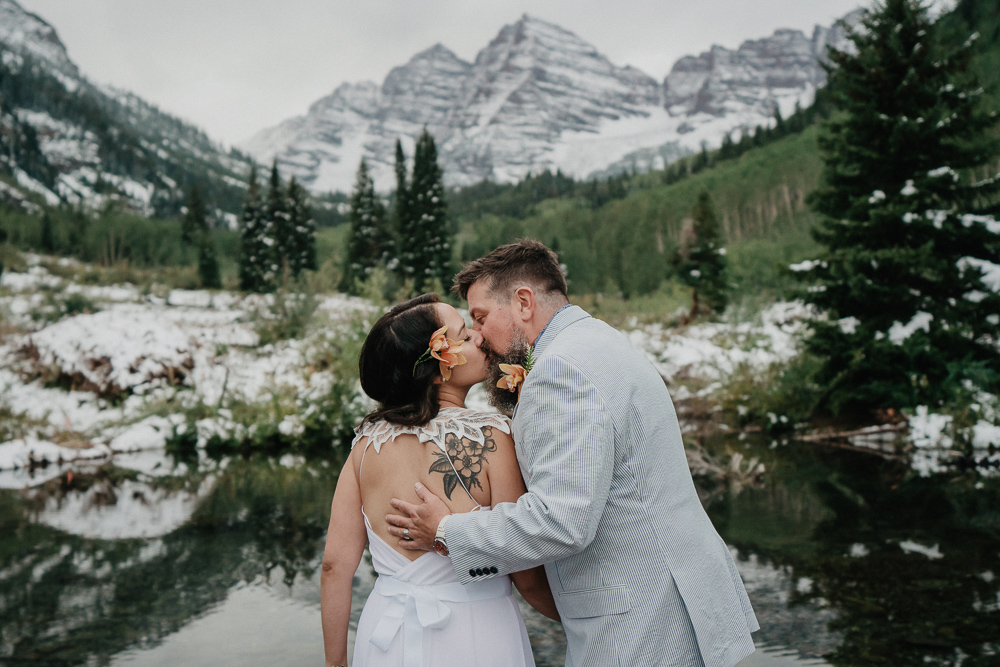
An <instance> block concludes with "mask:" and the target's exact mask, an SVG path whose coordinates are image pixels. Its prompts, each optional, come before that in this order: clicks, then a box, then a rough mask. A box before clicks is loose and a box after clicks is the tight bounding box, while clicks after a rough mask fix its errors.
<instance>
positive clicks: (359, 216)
mask: <svg viewBox="0 0 1000 667" xmlns="http://www.w3.org/2000/svg"><path fill="white" fill-rule="evenodd" d="M395 172H396V196H395V201H394V204H393V207H392V211H391V215H390V213H389V211H388V210H387V208H386V206H385V204H383V203H382V200H381V199H380V198H379V197H378V195H377V194H376V192H375V183H374V181H373V180H372V177H371V173H370V171H369V169H368V164H367V162H366V161H365V160H364V159H363V158H362V160H361V165H360V166H359V167H358V177H357V181H356V183H355V186H354V192H353V194H352V196H351V210H350V224H351V236H350V241H349V245H348V249H347V255H346V258H345V262H344V272H343V280H342V283H341V288H342V289H344V290H345V291H349V292H353V291H356V290H357V289H358V286H359V284H360V283H361V282H362V281H364V280H365V279H366V278H368V277H369V276H370V275H371V274H372V272H373V271H374V270H375V269H376V268H377V267H383V268H385V269H387V270H389V271H392V272H393V273H395V274H396V275H397V276H399V277H400V278H401V279H402V280H403V281H404V282H405V283H406V284H407V285H408V286H409V288H408V291H410V292H413V293H419V292H422V291H424V290H425V289H428V288H429V287H430V286H435V288H438V289H439V288H440V287H441V286H444V285H447V283H448V281H450V280H451V277H452V275H454V266H453V263H452V238H451V237H452V235H451V231H450V229H449V227H448V220H447V205H446V203H445V195H444V183H443V180H442V172H441V168H440V167H439V166H438V161H437V147H436V146H435V144H434V137H432V136H431V134H430V133H429V132H428V131H427V129H426V128H425V129H424V131H423V132H422V133H421V135H420V138H419V139H417V143H416V147H415V149H414V154H413V171H412V172H411V175H410V176H409V178H408V177H407V170H406V155H405V154H404V153H403V146H402V144H401V143H400V141H399V140H397V141H396V162H395Z"/></svg>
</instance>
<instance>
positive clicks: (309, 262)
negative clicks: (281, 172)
mask: <svg viewBox="0 0 1000 667" xmlns="http://www.w3.org/2000/svg"><path fill="white" fill-rule="evenodd" d="M308 200H309V196H308V194H307V193H306V191H305V188H303V187H302V186H301V185H299V182H298V181H297V180H295V177H294V176H292V178H291V180H290V181H289V182H288V194H287V201H286V208H285V210H286V211H287V212H288V228H289V232H290V234H291V236H290V241H289V243H288V244H287V247H288V255H287V261H286V263H287V266H288V270H289V273H290V274H291V276H292V278H297V277H298V276H299V274H301V273H302V271H304V270H307V269H308V270H310V271H315V270H316V221H315V220H313V217H312V211H310V210H309V202H308Z"/></svg>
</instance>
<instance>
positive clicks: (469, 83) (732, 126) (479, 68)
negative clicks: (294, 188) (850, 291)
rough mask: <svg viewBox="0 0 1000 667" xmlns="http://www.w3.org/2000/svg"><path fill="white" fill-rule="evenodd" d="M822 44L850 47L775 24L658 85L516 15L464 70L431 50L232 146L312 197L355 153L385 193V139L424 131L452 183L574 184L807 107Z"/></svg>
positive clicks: (409, 138) (650, 163) (388, 180)
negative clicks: (535, 177) (559, 177)
mask: <svg viewBox="0 0 1000 667" xmlns="http://www.w3.org/2000/svg"><path fill="white" fill-rule="evenodd" d="M856 15H857V12H855V13H853V14H851V15H848V17H846V20H847V21H848V22H852V21H854V20H856ZM828 45H834V46H837V47H839V48H844V47H845V46H846V45H847V42H846V40H845V35H844V30H843V29H842V28H841V27H839V26H833V27H829V28H827V27H820V26H817V27H816V28H815V30H814V31H813V34H812V36H811V37H810V36H806V35H805V34H804V33H803V32H802V31H799V30H790V29H779V30H777V31H776V32H775V33H774V34H773V35H772V36H770V37H766V38H763V39H757V40H748V41H746V42H744V43H743V44H742V45H740V47H739V48H737V49H726V48H724V47H721V46H714V47H712V48H711V49H710V50H709V51H706V52H705V53H702V54H700V55H698V56H686V57H684V58H681V59H680V60H678V62H677V63H676V64H675V65H674V67H673V69H672V70H671V72H670V73H669V74H668V75H667V77H666V78H665V80H664V81H663V82H662V83H660V82H657V81H656V80H655V79H653V78H652V77H650V76H648V75H647V74H645V73H643V72H642V71H640V70H638V69H636V68H634V67H631V66H625V67H619V66H617V65H614V64H613V63H611V62H610V61H609V60H608V59H607V58H606V57H605V56H603V55H602V54H601V53H600V52H599V51H598V50H597V49H596V48H595V47H594V46H592V45H590V44H588V43H587V42H585V41H584V40H582V39H581V38H579V37H578V36H577V35H575V34H573V33H572V32H570V31H568V30H565V29H564V28H561V27H559V26H557V25H555V24H552V23H548V22H546V21H543V20H540V19H537V18H534V17H531V16H528V15H524V16H522V17H521V18H520V19H519V20H517V21H516V22H514V23H512V24H510V25H507V26H504V27H503V28H502V29H501V30H500V32H499V33H498V34H497V36H496V37H495V38H494V39H493V40H492V41H491V42H490V43H489V44H488V45H487V46H486V47H484V48H483V49H482V50H481V51H480V52H479V53H478V54H477V56H476V58H475V60H474V62H472V63H468V62H465V61H463V60H462V59H461V58H459V57H458V56H456V55H455V54H454V53H452V52H451V51H450V50H448V49H447V48H446V47H444V46H443V45H441V44H437V45H435V46H433V47H431V48H430V49H427V50H426V51H423V52H421V53H418V54H417V55H415V56H414V57H413V58H412V59H411V60H410V61H409V62H408V63H406V64H405V65H402V66H399V67H396V68H394V69H393V70H392V71H391V72H390V73H389V74H388V76H386V78H385V80H384V81H383V83H382V84H381V85H378V84H376V83H374V82H370V81H369V82H362V83H357V84H342V85H341V86H339V87H338V88H337V89H336V90H335V91H334V92H333V93H332V94H331V95H330V96H328V97H326V98H323V99H321V100H319V101H317V102H316V103H314V104H313V105H312V106H311V107H310V109H309V111H308V112H307V113H306V114H305V115H304V116H299V117H296V118H292V119H289V120H287V121H285V122H283V123H281V124H279V125H278V126H276V127H273V128H269V129H267V130H264V131H262V132H260V133H258V134H257V135H255V136H254V137H253V138H251V139H250V140H249V141H247V142H246V143H245V144H244V146H243V147H244V148H245V149H246V150H247V151H248V152H250V153H251V154H252V155H254V156H255V157H256V158H257V159H260V160H262V161H270V160H271V159H273V158H275V157H276V158H277V159H278V161H279V163H281V164H282V165H284V166H285V167H286V168H287V169H289V170H290V171H291V172H293V173H295V174H296V176H297V177H298V178H299V179H300V180H302V181H303V182H304V183H305V184H307V185H308V186H309V187H310V188H311V189H312V190H314V191H327V190H344V191H346V190H349V189H350V187H351V186H352V184H353V178H354V174H355V171H356V169H357V165H358V162H359V161H360V159H361V157H365V159H366V160H367V161H368V163H369V166H370V167H371V169H372V171H373V173H374V175H375V179H376V183H377V185H378V187H379V188H380V189H383V190H388V189H391V188H392V187H393V184H394V183H393V181H392V160H393V156H394V152H393V145H394V144H395V141H396V139H397V138H399V139H401V140H402V141H403V143H404V147H405V148H406V150H407V153H408V154H409V153H412V145H413V141H414V139H415V137H416V136H417V135H418V134H419V133H420V131H421V129H422V128H423V127H424V126H426V127H427V128H428V130H429V131H430V132H431V133H432V134H433V135H434V136H435V138H436V139H437V142H438V146H439V153H440V156H441V161H442V166H443V168H444V171H445V176H446V179H447V180H448V182H449V183H450V184H451V185H465V184H470V183H474V182H478V181H480V180H483V179H493V180H496V181H500V182H505V181H515V180H518V179H520V178H522V177H524V176H525V175H526V174H528V173H529V172H536V173H537V172H538V171H541V170H543V169H552V170H555V169H561V170H562V171H563V172H564V173H567V174H570V175H573V176H575V177H578V178H586V177H588V176H593V175H603V174H607V173H610V172H614V171H616V170H617V171H620V170H622V169H626V168H628V169H638V170H646V169H650V168H657V167H662V166H663V165H664V164H666V163H668V162H670V161H672V160H675V159H677V158H679V157H681V156H683V155H686V154H689V153H691V152H693V151H696V150H698V149H699V148H700V147H701V145H702V144H703V142H704V143H706V144H708V145H709V146H715V145H718V144H719V143H720V142H721V140H722V137H723V136H724V135H725V134H726V133H728V132H732V131H734V130H735V131H738V130H739V129H741V128H744V129H747V128H753V127H755V126H756V125H759V124H766V123H768V122H770V121H771V119H772V118H773V114H774V110H775V109H780V111H781V112H782V113H783V114H786V115H787V114H788V113H790V112H791V111H792V110H793V109H794V107H795V105H796V104H802V105H807V104H809V103H811V101H812V99H813V96H814V94H815V90H816V88H817V86H820V85H822V83H823V81H824V80H825V74H824V72H823V70H822V68H821V66H820V62H821V61H822V59H823V57H824V55H825V50H826V47H827V46H828Z"/></svg>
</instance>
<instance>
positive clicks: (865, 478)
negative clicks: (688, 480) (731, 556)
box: [709, 440, 1000, 667]
mask: <svg viewBox="0 0 1000 667" xmlns="http://www.w3.org/2000/svg"><path fill="white" fill-rule="evenodd" d="M717 446H720V447H726V446H728V447H740V448H743V447H744V445H743V444H739V443H737V442H736V441H733V440H729V441H723V442H720V443H717ZM746 448H747V449H750V450H753V451H754V453H755V454H756V455H760V456H762V457H767V458H768V459H769V460H768V461H767V466H768V470H769V473H770V476H769V480H768V484H767V487H766V488H764V489H761V490H756V489H749V490H745V491H744V492H743V493H742V494H741V495H740V496H739V497H736V498H734V497H729V498H726V499H723V500H720V501H718V502H716V503H715V504H713V505H712V506H711V507H710V508H709V513H710V514H711V516H712V519H713V521H714V522H715V524H716V526H718V527H719V529H720V532H721V533H722V535H723V537H724V538H725V539H726V541H727V542H728V543H729V544H731V545H732V546H734V547H736V548H737V549H738V550H739V552H740V554H741V556H743V555H746V556H750V555H752V556H753V557H755V558H756V561H757V562H758V563H768V564H769V565H770V566H771V567H773V568H775V569H777V570H782V571H784V572H786V573H787V575H788V580H789V581H790V582H793V585H792V586H791V587H790V588H787V604H785V605H782V604H778V605H776V607H777V608H778V609H779V613H778V614H777V615H773V614H772V613H771V609H770V608H769V607H770V605H768V604H767V602H766V600H767V599H768V598H767V592H766V591H759V592H758V595H757V596H756V597H755V596H753V595H751V600H754V602H755V604H756V603H757V601H758V600H760V602H761V604H759V605H758V606H760V607H761V611H762V612H763V613H762V614H761V615H760V616H759V617H762V618H761V625H762V626H763V630H762V632H761V633H760V634H761V635H762V638H763V639H764V640H765V641H767V642H769V643H778V644H779V645H784V646H792V647H795V648H796V649H798V650H800V651H802V652H803V653H805V654H806V655H815V654H816V653H824V654H826V656H825V657H826V659H827V660H828V661H829V662H830V663H832V664H834V665H845V666H846V665H956V667H957V665H964V666H965V667H970V666H973V665H995V664H997V662H998V661H1000V655H998V652H1000V613H998V610H997V604H996V601H997V599H998V598H997V596H998V595H1000V586H998V580H997V578H996V577H995V576H993V573H995V572H1000V485H998V484H997V480H995V479H992V480H981V479H976V478H975V477H974V476H972V475H971V474H969V475H968V476H960V477H955V478H953V479H947V478H943V477H939V478H936V479H926V478H919V477H915V476H914V475H913V474H912V473H911V472H909V471H908V469H907V468H906V466H905V465H904V464H902V463H899V462H889V461H884V460H882V459H880V458H878V457H874V456H870V455H861V454H856V453H850V452H841V451H832V450H827V449H820V448H816V447H815V446H812V445H805V444H801V445H790V446H787V447H784V448H782V449H780V450H775V451H771V453H770V456H768V449H767V448H766V447H763V446H761V445H759V444H752V445H746ZM750 562H751V561H750V560H747V561H744V562H741V563H738V565H739V566H740V568H741V571H745V572H748V573H750V572H752V568H748V567H747V565H748V564H749V563H750ZM748 578H750V579H751V580H752V579H753V577H752V574H751V575H750V576H749V577H748ZM770 591H771V594H772V595H774V594H776V591H777V587H770ZM779 603H780V600H779ZM803 607H804V608H813V609H815V610H816V611H814V612H812V613H809V614H807V616H809V617H811V618H813V619H815V620H817V621H819V620H822V621H824V622H826V627H827V630H828V631H829V632H826V633H824V632H820V633H818V634H812V633H813V632H814V631H813V630H809V629H808V628H802V630H801V632H802V634H800V631H799V630H797V629H795V627H794V625H795V623H797V622H798V621H796V620H794V616H795V614H794V613H793V610H795V609H797V608H803ZM786 614H792V615H791V617H789V618H788V619H783V618H782V617H783V616H784V615H786ZM817 637H818V638H820V641H819V642H818V643H815V645H813V644H814V638H817Z"/></svg>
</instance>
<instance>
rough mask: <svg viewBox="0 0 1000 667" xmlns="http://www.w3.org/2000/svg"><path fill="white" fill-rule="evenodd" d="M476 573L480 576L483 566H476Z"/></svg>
mask: <svg viewBox="0 0 1000 667" xmlns="http://www.w3.org/2000/svg"><path fill="white" fill-rule="evenodd" d="M476 574H477V575H480V576H482V574H483V568H481V567H477V568H476Z"/></svg>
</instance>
